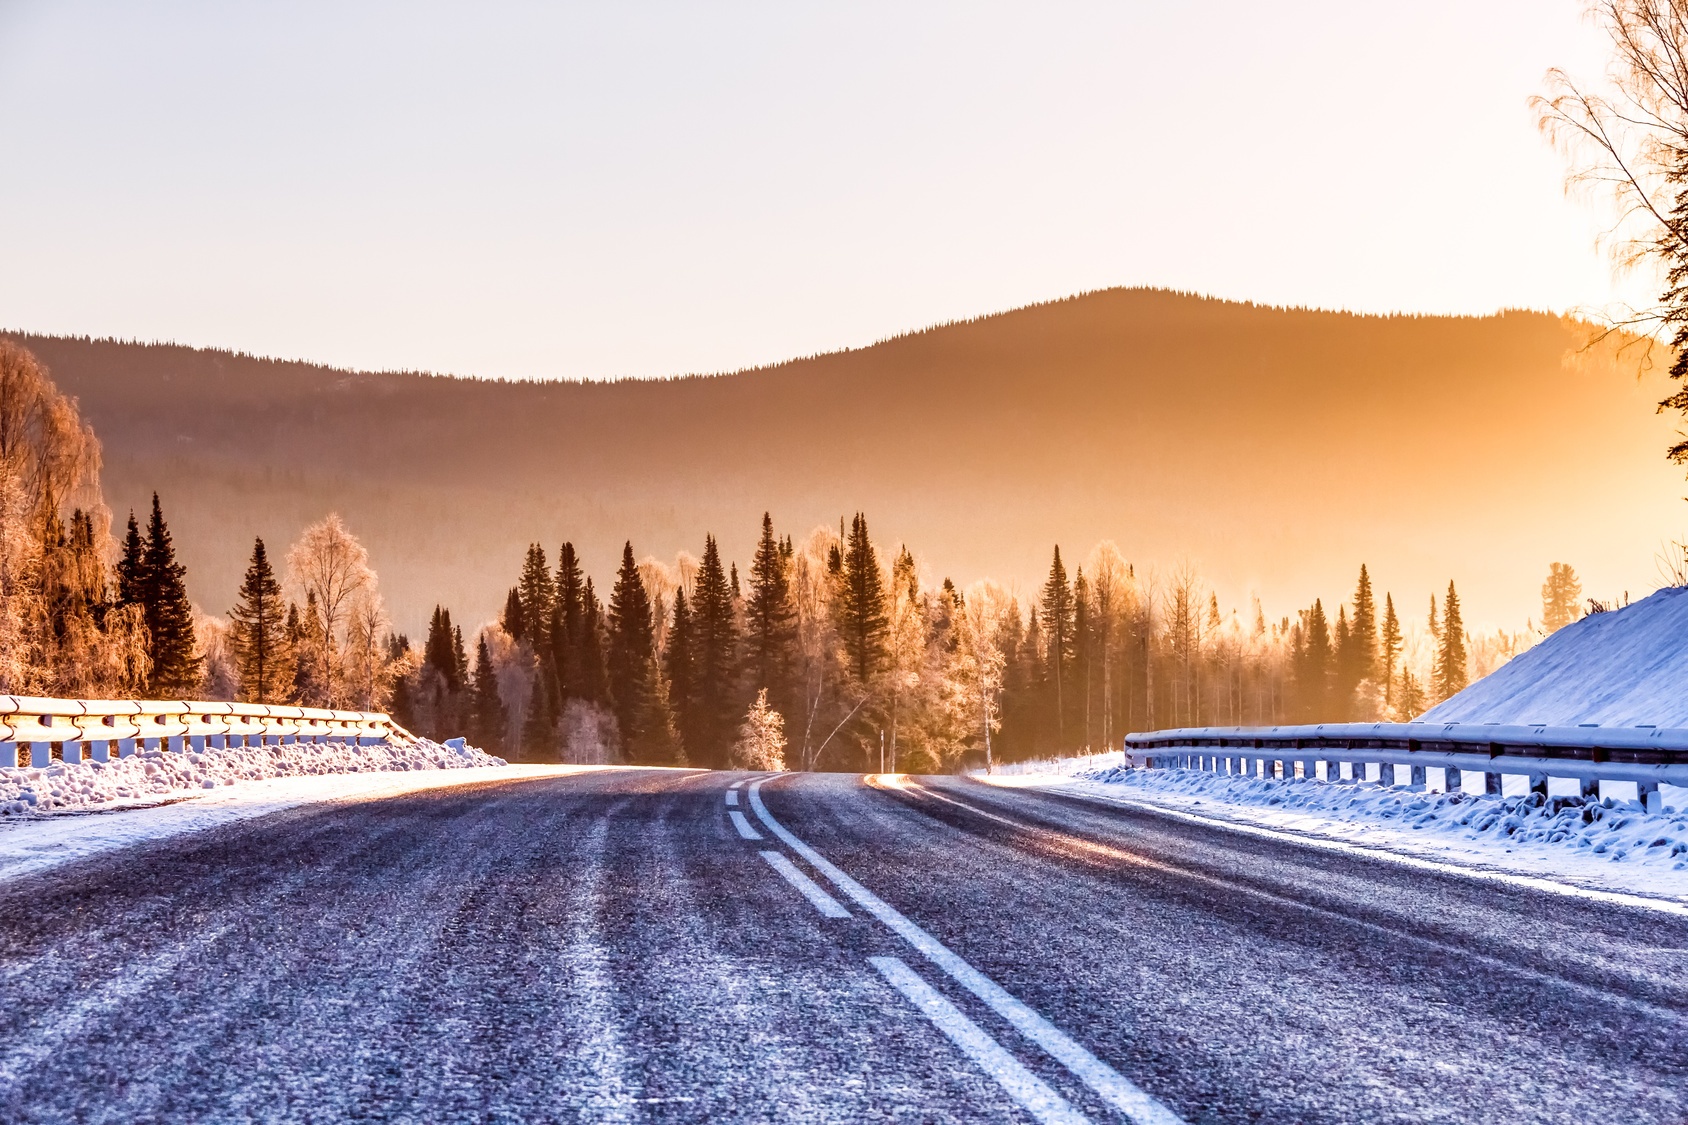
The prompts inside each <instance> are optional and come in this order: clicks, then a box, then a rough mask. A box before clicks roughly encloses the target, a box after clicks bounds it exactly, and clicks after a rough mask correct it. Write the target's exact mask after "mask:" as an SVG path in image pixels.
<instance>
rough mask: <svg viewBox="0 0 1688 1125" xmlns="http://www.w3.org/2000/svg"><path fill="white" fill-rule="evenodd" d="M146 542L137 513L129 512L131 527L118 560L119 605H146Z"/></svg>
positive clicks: (125, 535)
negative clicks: (138, 522)
mask: <svg viewBox="0 0 1688 1125" xmlns="http://www.w3.org/2000/svg"><path fill="white" fill-rule="evenodd" d="M146 573H147V560H146V544H145V543H144V542H143V541H142V539H141V528H140V525H139V524H137V523H136V522H135V513H134V512H133V511H131V512H130V513H129V528H128V530H127V531H126V532H124V535H123V554H122V556H121V557H120V558H119V559H118V562H117V605H118V607H119V608H121V607H123V606H129V605H144V604H145V602H146V585H147V580H146Z"/></svg>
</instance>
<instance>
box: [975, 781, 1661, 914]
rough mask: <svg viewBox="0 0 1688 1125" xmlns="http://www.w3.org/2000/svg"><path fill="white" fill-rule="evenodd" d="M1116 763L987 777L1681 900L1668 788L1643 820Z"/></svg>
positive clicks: (1617, 807)
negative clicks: (1662, 804) (1659, 806)
mask: <svg viewBox="0 0 1688 1125" xmlns="http://www.w3.org/2000/svg"><path fill="white" fill-rule="evenodd" d="M1113 757H1115V758H1116V760H1115V761H1114V762H1110V763H1106V764H1103V763H1101V762H1099V761H1098V760H1097V759H1096V758H1072V759H1068V760H1067V761H1065V762H1063V763H1060V766H1061V768H1060V769H1058V770H1056V769H1050V770H1047V771H1045V772H1042V773H1025V774H1021V775H1019V776H999V777H997V778H994V779H992V780H994V781H995V782H996V783H997V784H1003V785H1036V786H1047V787H1050V788H1058V789H1060V790H1062V791H1064V792H1072V793H1082V794H1088V795H1092V796H1098V797H1105V798H1107V799H1109V800H1115V801H1120V802H1123V803H1127V804H1136V805H1146V806H1151V807H1154V808H1161V809H1166V810H1169V811H1173V812H1177V813H1185V814H1193V815H1199V816H1201V817H1203V818H1206V819H1210V820H1217V821H1221V822H1225V823H1230V824H1239V825H1251V826H1254V827H1258V828H1264V829H1270V830H1273V831H1276V832H1280V833H1284V834H1288V835H1292V836H1300V837H1305V838H1309V839H1315V840H1321V841H1330V842H1337V843H1340V844H1345V845H1351V846H1355V847H1359V848H1364V849H1368V850H1374V851H1382V852H1389V853H1394V854H1398V855H1406V856H1414V857H1418V858H1421V859H1431V860H1437V861H1440V862H1443V863H1449V864H1454V865H1457V866H1462V867H1469V868H1475V869H1480V870H1485V871H1504V872H1511V873H1515V874H1519V875H1527V876H1532V877H1537V878H1547V879H1552V880H1555V881H1559V882H1564V883H1568V884H1571V885H1573V886H1578V887H1585V888H1590V889H1598V890H1604V891H1616V892H1627V893H1632V894H1642V895H1649V896H1657V897H1664V898H1669V899H1673V900H1676V901H1682V902H1688V808H1685V807H1684V806H1688V791H1684V790H1680V789H1678V790H1669V789H1668V788H1667V790H1666V799H1667V807H1666V808H1665V809H1664V810H1663V811H1662V812H1658V813H1646V812H1643V811H1642V809H1641V806H1640V805H1639V804H1638V803H1637V802H1636V801H1634V800H1633V799H1625V798H1622V797H1619V796H1608V797H1606V798H1605V799H1604V800H1599V801H1595V800H1584V799H1583V798H1581V797H1579V796H1576V795H1575V794H1574V793H1564V794H1554V795H1552V796H1549V797H1548V798H1546V799H1545V800H1544V799H1543V798H1542V797H1540V796H1538V795H1532V794H1530V793H1528V792H1527V791H1526V792H1514V793H1509V794H1506V795H1504V796H1485V795H1483V794H1480V793H1472V792H1465V793H1451V794H1450V793H1434V792H1419V791H1414V790H1412V789H1408V788H1403V787H1385V786H1381V785H1377V784H1359V785H1355V784H1332V783H1330V782H1326V781H1319V780H1311V781H1310V780H1307V779H1304V778H1297V779H1292V780H1283V779H1271V780H1267V779H1261V778H1252V777H1233V776H1229V775H1226V774H1216V773H1210V772H1207V771H1203V770H1181V769H1170V770H1169V769H1154V770H1150V769H1132V768H1129V767H1127V766H1123V765H1120V764H1118V761H1117V756H1113ZM1509 780H1511V779H1509ZM1517 780H1518V781H1519V784H1520V785H1522V779H1517ZM1611 788H1615V787H1608V792H1610V790H1611ZM1628 788H1630V789H1633V786H1629V787H1628ZM1672 806H1674V807H1672Z"/></svg>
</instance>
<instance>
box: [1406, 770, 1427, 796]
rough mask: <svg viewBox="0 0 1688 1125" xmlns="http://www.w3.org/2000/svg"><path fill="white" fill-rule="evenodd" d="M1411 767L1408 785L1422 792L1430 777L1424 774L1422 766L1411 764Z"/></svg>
mask: <svg viewBox="0 0 1688 1125" xmlns="http://www.w3.org/2000/svg"><path fill="white" fill-rule="evenodd" d="M1411 768H1412V781H1411V782H1410V785H1411V786H1412V788H1413V789H1415V790H1417V791H1419V792H1423V791H1424V790H1425V788H1426V787H1428V786H1429V784H1430V779H1429V778H1428V777H1427V776H1426V775H1425V772H1424V767H1423V766H1413V767H1411Z"/></svg>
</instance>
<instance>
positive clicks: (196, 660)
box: [141, 492, 200, 699]
mask: <svg viewBox="0 0 1688 1125" xmlns="http://www.w3.org/2000/svg"><path fill="white" fill-rule="evenodd" d="M186 576H187V568H186V567H184V566H182V565H181V564H180V563H178V562H177V561H176V548H175V545H174V544H173V543H172V542H171V541H170V529H169V527H168V526H167V525H166V524H165V522H164V512H163V510H162V509H161V508H160V507H159V504H158V493H156V492H155V493H153V494H152V518H151V519H150V520H149V521H148V522H147V542H146V549H145V551H144V553H143V555H142V578H141V604H142V605H143V606H144V607H145V614H146V621H147V633H148V635H149V636H150V637H151V651H150V655H151V657H152V678H151V680H150V682H149V683H148V685H147V691H148V694H150V695H152V696H154V697H155V698H176V699H191V698H192V697H193V696H194V695H196V694H198V690H199V671H200V668H199V666H200V657H199V653H198V652H196V651H195V647H196V646H195V638H194V632H193V605H192V604H191V603H190V602H189V601H188V591H187V585H186V582H185V581H184V579H185V578H186Z"/></svg>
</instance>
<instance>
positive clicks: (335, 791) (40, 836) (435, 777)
mask: <svg viewBox="0 0 1688 1125" xmlns="http://www.w3.org/2000/svg"><path fill="white" fill-rule="evenodd" d="M438 749H441V750H444V749H445V748H443V747H440V748H438ZM212 753H218V752H214V751H208V752H207V753H206V755H204V756H205V757H207V758H208V757H210V756H211V754H212ZM221 753H230V752H227V751H225V752H221ZM249 753H250V752H249ZM446 753H447V754H455V752H453V751H449V750H446ZM362 754H363V755H364V756H365V757H363V758H362V759H361V760H360V761H358V762H355V763H351V765H354V766H362V771H361V772H341V773H325V772H321V771H320V770H319V771H317V772H314V773H305V772H303V771H298V772H295V773H294V774H292V775H290V776H280V777H277V776H273V775H272V776H268V777H265V776H262V775H258V777H257V779H255V780H237V779H234V778H233V777H232V774H231V772H230V770H231V767H230V764H229V763H201V764H199V765H192V764H188V768H189V769H191V770H192V771H194V772H193V773H192V774H191V775H189V774H182V775H178V776H194V777H200V778H201V781H202V782H203V780H210V779H212V778H213V777H215V778H217V779H219V783H218V784H217V785H216V786H215V787H214V788H210V789H207V788H204V787H203V784H201V787H199V788H189V789H163V790H154V791H151V792H152V793H153V796H152V798H151V800H150V802H146V803H143V801H141V800H139V799H134V798H131V799H128V800H122V799H119V800H114V801H105V802H85V803H83V804H82V805H80V806H78V807H64V806H59V808H58V811H54V812H47V813H30V814H25V815H22V816H8V817H0V879H4V878H8V877H15V876H18V875H24V874H30V873H33V872H38V871H42V870H45V869H47V868H51V867H55V866H57V865H59V864H62V863H67V862H69V861H71V860H76V859H82V858H85V857H88V856H93V855H98V854H99V853H101V852H107V851H111V850H113V849H115V848H122V847H128V846H129V845H132V844H138V843H142V842H145V841H148V840H157V839H162V838H164V837H168V836H176V835H180V834H182V833H185V832H196V831H199V830H200V829H204V828H215V827H217V826H219V825H223V824H230V823H233V822H235V821H240V820H249V819H251V818H252V817H258V816H265V815H268V814H269V813H273V812H280V811H282V810H284V809H291V808H296V807H298V806H300V805H307V804H313V803H319V802H348V801H375V800H381V799H383V798H387V797H398V796H402V795H404V794H406V793H417V792H421V791H423V790H427V789H439V788H443V787H447V786H452V785H472V784H475V783H478V782H485V781H517V780H522V779H525V778H535V777H556V776H562V775H565V774H570V773H578V772H581V771H583V770H590V769H597V768H602V767H595V766H554V765H518V766H509V765H504V764H503V763H502V761H501V760H500V759H498V758H493V757H491V756H490V755H486V754H481V753H480V752H479V751H475V754H476V755H477V756H478V758H479V759H480V760H479V761H477V762H474V763H466V764H472V765H473V766H475V767H480V768H467V769H465V768H463V767H462V766H461V765H459V766H456V767H447V768H441V767H440V766H438V765H430V764H428V761H427V759H426V758H425V757H414V756H406V757H405V758H404V759H403V762H404V764H393V765H390V766H389V767H387V768H385V769H378V768H376V767H375V766H374V765H373V761H374V759H372V758H369V757H367V755H369V754H370V750H369V748H365V750H364V751H363V752H362ZM176 757H183V758H185V757H187V755H176ZM316 764H323V763H316ZM219 767H220V769H221V772H218V769H219ZM55 768H57V767H55ZM65 768H66V769H81V767H80V766H73V767H65ZM253 768H254V769H256V767H253ZM0 772H7V773H26V772H29V771H25V770H16V771H0ZM89 772H103V771H89ZM154 776H157V775H154ZM78 780H80V778H79V779H78ZM59 783H60V788H61V791H64V790H65V789H66V787H67V786H68V785H69V784H70V783H66V782H64V781H63V780H62V778H61V779H59ZM157 783H158V784H160V785H162V784H163V781H159V782H157ZM114 788H115V787H114ZM78 792H83V793H85V792H87V791H86V790H81V789H78Z"/></svg>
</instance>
